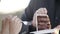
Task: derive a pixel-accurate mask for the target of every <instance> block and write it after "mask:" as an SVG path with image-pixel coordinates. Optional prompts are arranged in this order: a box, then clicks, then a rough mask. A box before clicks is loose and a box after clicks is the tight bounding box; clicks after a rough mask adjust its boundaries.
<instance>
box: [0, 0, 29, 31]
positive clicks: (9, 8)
mask: <svg viewBox="0 0 60 34" xmlns="http://www.w3.org/2000/svg"><path fill="white" fill-rule="evenodd" d="M29 2H30V0H0V31H1V26H2V18H3V17H4V16H6V15H10V14H11V15H17V16H18V17H19V18H21V16H22V14H23V13H24V10H25V8H26V7H27V6H28V4H29Z"/></svg>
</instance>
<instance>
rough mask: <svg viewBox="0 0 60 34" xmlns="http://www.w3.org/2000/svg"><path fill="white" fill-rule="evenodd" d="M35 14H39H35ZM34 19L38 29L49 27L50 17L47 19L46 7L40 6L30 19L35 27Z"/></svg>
mask: <svg viewBox="0 0 60 34" xmlns="http://www.w3.org/2000/svg"><path fill="white" fill-rule="evenodd" d="M37 14H38V15H39V16H37ZM43 14H44V15H43ZM36 17H37V19H36ZM36 20H37V21H38V22H37V23H38V29H39V30H42V29H51V24H50V19H49V16H48V15H47V10H46V8H40V9H38V10H37V11H36V12H35V14H34V16H33V21H32V25H33V26H34V27H36Z"/></svg>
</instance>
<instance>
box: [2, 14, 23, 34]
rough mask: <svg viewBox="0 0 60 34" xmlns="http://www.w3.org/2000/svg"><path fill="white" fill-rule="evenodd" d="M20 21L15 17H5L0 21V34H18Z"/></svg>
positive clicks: (20, 26) (20, 25)
mask: <svg viewBox="0 0 60 34" xmlns="http://www.w3.org/2000/svg"><path fill="white" fill-rule="evenodd" d="M21 22H22V21H21V20H20V19H19V18H18V17H17V16H12V15H9V16H6V17H4V19H3V20H2V32H1V34H18V33H19V32H20V31H21V28H22V23H21Z"/></svg>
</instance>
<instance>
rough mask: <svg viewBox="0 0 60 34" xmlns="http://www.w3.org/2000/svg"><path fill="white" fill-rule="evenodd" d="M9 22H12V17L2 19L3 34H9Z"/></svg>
mask: <svg viewBox="0 0 60 34" xmlns="http://www.w3.org/2000/svg"><path fill="white" fill-rule="evenodd" d="M9 21H10V16H5V17H4V18H3V19H2V31H1V34H9Z"/></svg>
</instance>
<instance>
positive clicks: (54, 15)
mask: <svg viewBox="0 0 60 34" xmlns="http://www.w3.org/2000/svg"><path fill="white" fill-rule="evenodd" d="M41 7H42V8H47V10H48V15H49V17H50V20H51V24H52V28H54V27H56V26H57V25H58V24H60V23H59V22H60V0H31V1H30V3H29V5H28V7H27V8H26V9H25V13H24V14H23V16H22V18H21V19H22V20H23V21H31V20H32V19H33V15H34V13H35V11H36V10H37V9H39V8H41Z"/></svg>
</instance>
